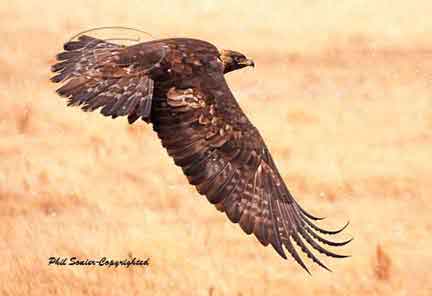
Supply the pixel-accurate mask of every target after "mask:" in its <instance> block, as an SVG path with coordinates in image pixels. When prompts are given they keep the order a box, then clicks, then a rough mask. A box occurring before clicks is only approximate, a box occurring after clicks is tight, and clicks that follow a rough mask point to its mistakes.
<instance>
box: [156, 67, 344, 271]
mask: <svg viewBox="0 0 432 296" xmlns="http://www.w3.org/2000/svg"><path fill="white" fill-rule="evenodd" d="M193 83H195V85H196V86H194V87H191V88H188V89H177V88H175V87H172V88H171V89H170V90H169V91H168V93H167V95H166V97H164V98H154V102H153V114H152V122H153V127H154V130H155V131H156V132H157V133H158V135H159V137H160V139H161V141H162V144H163V146H164V147H165V148H166V149H167V151H168V153H169V155H170V156H172V157H173V158H174V161H175V163H176V164H177V165H178V166H180V167H182V169H183V172H184V174H185V175H186V176H187V178H188V180H189V183H190V184H192V185H195V186H196V188H197V190H198V192H199V193H200V194H203V195H206V196H207V198H208V200H209V201H210V202H211V203H213V204H215V205H216V207H217V208H218V209H219V210H221V211H224V212H225V213H226V214H227V216H228V218H229V219H230V220H231V221H232V222H234V223H239V224H240V226H241V228H242V229H243V230H244V232H246V233H247V234H251V233H253V234H255V236H256V237H257V239H258V240H259V241H260V242H261V243H262V244H263V245H264V246H266V245H268V244H271V245H272V246H273V247H274V249H275V250H276V251H277V252H278V253H279V255H280V256H282V257H283V258H286V255H285V251H284V249H283V246H285V248H286V249H287V250H288V251H289V253H291V255H292V256H293V257H294V259H295V260H296V261H297V262H298V263H299V264H300V265H301V266H302V267H303V268H304V269H306V270H307V271H308V269H307V267H306V265H305V264H304V263H303V261H302V259H301V258H300V256H299V254H298V253H297V251H296V249H295V248H294V243H293V242H295V243H296V244H297V245H298V246H299V247H300V248H301V250H302V251H303V252H304V253H306V255H307V256H308V257H309V258H311V259H312V260H313V261H314V262H315V263H317V264H319V265H320V266H322V267H324V268H326V269H328V268H327V267H326V266H325V265H324V264H323V263H321V261H320V260H319V259H318V258H317V257H316V256H315V255H314V254H313V253H312V252H311V251H310V249H309V248H308V246H307V245H310V246H312V248H313V249H315V250H316V251H318V252H320V253H323V254H325V255H328V256H331V257H338V258H340V257H345V256H343V255H338V254H336V253H333V252H331V251H329V250H327V249H325V248H323V247H322V246H321V245H320V244H319V243H323V244H326V245H330V246H343V245H345V244H347V243H348V242H349V241H345V242H332V241H329V240H327V239H325V238H324V237H321V236H320V235H318V234H317V232H321V233H323V234H336V233H339V232H340V231H342V230H343V229H344V228H345V227H346V225H345V226H344V227H343V228H342V229H340V230H336V231H328V230H324V229H321V228H319V227H318V226H316V225H315V224H314V223H313V222H312V220H319V219H320V218H317V217H314V216H312V215H310V214H309V213H307V212H306V211H305V210H303V209H302V208H301V207H300V206H299V204H298V203H297V202H296V201H295V200H294V198H293V196H292V195H291V194H290V192H289V191H288V189H287V187H286V185H285V183H284V181H283V180H282V178H281V176H280V174H279V172H278V170H277V168H276V165H275V163H274V161H273V159H272V157H271V155H270V153H269V151H268V149H267V147H266V145H265V143H264V141H263V139H262V138H261V136H260V134H259V132H258V131H257V129H256V128H255V127H254V126H253V125H252V124H251V123H250V122H249V120H248V119H247V118H246V116H245V115H244V113H243V112H242V110H241V109H240V107H239V105H238V104H237V102H236V101H235V99H234V97H233V95H232V94H231V92H230V90H229V88H228V86H227V84H226V82H225V79H224V77H223V75H222V73H221V74H218V73H212V74H211V75H206V74H203V73H201V75H200V76H199V77H195V79H194V82H193ZM308 272H309V271H308Z"/></svg>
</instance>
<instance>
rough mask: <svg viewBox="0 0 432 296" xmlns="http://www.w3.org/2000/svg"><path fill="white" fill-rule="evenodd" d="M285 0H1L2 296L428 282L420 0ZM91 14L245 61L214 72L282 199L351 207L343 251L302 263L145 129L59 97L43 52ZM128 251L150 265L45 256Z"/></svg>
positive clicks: (415, 291) (380, 288)
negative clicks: (248, 226) (226, 210)
mask: <svg viewBox="0 0 432 296" xmlns="http://www.w3.org/2000/svg"><path fill="white" fill-rule="evenodd" d="M288 2H289V4H288V3H286V2H285V1H274V4H272V5H270V4H267V3H266V2H264V1H263V2H256V3H255V2H235V3H231V2H230V1H208V0H207V1H178V2H168V1H151V2H150V1H118V2H114V1H104V2H103V3H100V4H96V3H94V4H93V3H90V2H89V1H80V0H79V1H78V0H77V1H68V2H64V3H61V2H59V1H52V0H50V1H45V2H43V1H37V2H36V1H13V2H12V1H6V2H2V3H1V4H0V33H1V36H2V44H1V46H0V135H1V137H0V258H1V263H0V294H1V295H104V296H106V295H213V296H214V295H287V294H292V295H432V283H431V281H430V267H431V266H432V255H431V252H430V248H431V247H432V237H431V232H432V219H431V218H430V213H431V210H432V206H431V196H432V189H431V187H430V181H431V175H432V163H431V156H432V153H431V151H432V131H431V130H432V85H431V81H432V74H431V73H432V59H431V57H432V38H431V36H432V35H431V34H432V19H431V18H430V16H429V14H430V11H431V10H432V2H430V1H416V4H415V5H414V4H407V3H408V2H407V1H380V3H376V2H375V1H371V0H368V1H360V0H358V1H355V0H347V1H343V3H338V4H335V1H305V0H302V1H300V0H296V1H288ZM107 25H124V26H132V27H137V28H141V29H143V30H145V31H148V32H151V33H152V34H154V35H156V36H159V37H170V36H186V37H195V38H200V39H204V40H209V41H211V42H213V43H214V44H216V45H218V46H219V47H221V48H229V49H234V50H238V51H241V52H243V53H245V54H246V55H248V56H250V57H252V58H254V60H255V63H256V65H257V67H256V68H255V69H254V70H252V69H244V70H242V71H239V72H235V73H232V74H230V75H229V76H228V80H229V83H230V86H231V88H232V90H233V92H234V94H235V95H236V97H237V98H238V100H239V101H240V104H241V105H242V107H243V108H244V110H245V111H246V113H247V114H248V115H249V117H250V119H251V120H252V121H253V122H254V123H255V125H256V126H257V127H258V128H259V129H260V131H261V134H262V135H263V136H264V138H265V139H266V141H267V143H268V146H269V148H270V149H271V151H272V153H273V156H274V158H275V160H276V162H277V164H278V167H279V169H280V171H281V173H282V175H283V177H284V179H285V181H286V182H287V184H288V186H289V187H290V189H291V191H292V192H293V194H294V195H295V196H296V197H297V200H298V201H299V202H300V203H301V204H302V205H304V207H305V208H306V209H308V210H310V211H311V212H312V213H314V214H317V215H324V216H327V217H329V218H328V219H326V220H325V221H324V222H323V224H322V225H323V226H326V227H328V228H332V227H336V226H337V225H341V224H343V223H344V222H345V221H346V220H350V221H351V225H350V227H349V228H348V230H347V231H346V234H344V235H342V236H341V239H342V238H349V237H350V236H351V235H352V236H354V238H355V240H354V241H353V242H352V243H351V244H350V246H348V247H346V248H345V249H344V250H343V251H344V253H349V254H352V255H353V256H352V257H351V258H349V259H344V260H333V259H328V258H323V259H324V261H325V262H326V263H328V265H329V266H330V267H331V268H332V269H333V270H334V272H333V273H329V272H326V271H324V270H320V269H319V268H317V267H315V266H312V264H311V263H310V262H309V261H308V263H309V266H311V269H312V274H313V276H312V277H310V276H308V275H307V274H306V273H305V272H303V271H302V270H301V269H300V268H299V267H298V266H297V265H296V264H295V263H294V261H293V260H291V259H290V260H289V261H284V260H281V259H280V258H279V257H278V256H277V255H276V254H275V252H274V251H273V250H272V249H271V248H263V247H262V246H261V245H260V244H259V243H258V242H257V240H256V239H255V238H254V237H250V236H249V237H247V236H246V235H244V234H243V232H242V231H241V230H240V228H239V227H238V226H237V225H232V224H230V222H229V221H228V219H227V218H226V217H225V216H224V215H222V214H220V213H219V212H217V211H216V210H215V209H214V208H213V206H211V205H210V204H208V202H207V201H206V200H205V198H203V197H201V196H199V195H198V194H197V193H196V192H195V190H194V189H193V188H191V187H190V186H189V185H187V182H186V179H185V177H184V176H183V175H182V174H181V172H180V170H179V169H178V168H177V167H175V166H174V165H173V163H172V160H171V159H170V158H169V157H168V156H167V154H166V152H165V151H163V150H162V149H161V145H160V143H159V141H158V139H157V137H156V135H155V134H153V132H152V131H151V127H150V126H148V125H146V124H145V123H144V122H139V123H137V124H134V125H132V126H129V125H128V124H127V121H126V119H124V118H123V119H117V120H109V119H107V118H103V117H102V116H100V115H98V114H96V113H91V114H87V113H84V112H81V111H80V110H79V109H73V108H68V107H66V105H65V102H64V99H62V98H59V97H58V96H57V95H56V94H55V93H54V89H55V86H54V85H51V84H50V83H49V82H48V78H49V77H50V73H49V66H50V64H52V63H53V62H54V58H53V57H54V55H55V54H56V53H57V52H58V51H59V50H60V49H61V46H62V43H63V42H64V41H65V40H67V39H68V38H69V37H71V36H72V35H74V34H75V33H78V32H80V31H82V30H85V29H88V28H92V27H97V26H107ZM128 255H133V256H136V257H139V258H147V257H150V266H148V267H145V268H142V267H132V268H129V269H126V268H117V269H107V268H100V267H99V268H96V267H93V268H91V267H75V266H66V267H54V266H48V265H47V263H48V257H50V256H77V257H81V258H98V257H101V256H107V257H110V258H114V259H124V258H127V256H128ZM327 259H328V260H327ZM428 274H429V276H428ZM428 279H429V280H428Z"/></svg>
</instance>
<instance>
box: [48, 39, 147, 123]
mask: <svg viewBox="0 0 432 296" xmlns="http://www.w3.org/2000/svg"><path fill="white" fill-rule="evenodd" d="M124 50H125V46H122V45H118V44H114V43H110V42H106V41H104V40H101V39H97V38H93V37H90V36H87V35H82V36H80V37H79V38H78V40H76V41H69V42H67V43H65V44H64V51H63V52H61V53H59V54H57V56H56V58H57V61H58V62H57V63H56V64H54V65H53V66H52V67H51V71H52V72H54V73H55V75H54V76H53V77H52V78H51V81H52V82H56V83H57V82H62V81H63V82H65V84H64V85H63V86H62V87H60V88H59V89H57V93H58V94H59V95H60V96H62V97H66V98H68V106H81V108H82V109H83V110H84V111H93V110H96V109H98V108H99V107H102V109H101V113H102V114H103V115H105V116H112V118H115V117H117V116H125V115H127V116H128V120H129V122H130V123H132V122H134V121H135V120H137V119H138V118H140V117H142V118H143V119H144V120H148V119H149V118H150V112H151V101H152V94H153V81H152V80H151V79H150V78H149V77H148V76H146V75H131V74H130V70H128V67H129V66H131V65H124V64H121V63H120V62H119V61H120V60H121V55H122V52H123V51H124Z"/></svg>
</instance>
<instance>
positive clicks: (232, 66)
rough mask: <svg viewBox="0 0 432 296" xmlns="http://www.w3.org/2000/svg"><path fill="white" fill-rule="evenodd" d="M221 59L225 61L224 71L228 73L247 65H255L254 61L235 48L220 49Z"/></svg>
mask: <svg viewBox="0 0 432 296" xmlns="http://www.w3.org/2000/svg"><path fill="white" fill-rule="evenodd" d="M219 59H220V60H221V61H222V63H223V66H224V73H228V72H231V71H234V70H237V69H241V68H243V67H247V66H252V67H255V64H254V61H252V60H251V59H248V58H247V57H245V56H244V55H243V54H241V53H239V52H237V51H233V50H226V49H222V50H220V51H219Z"/></svg>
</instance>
